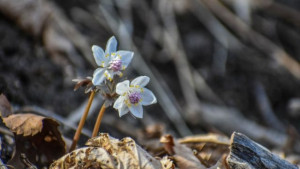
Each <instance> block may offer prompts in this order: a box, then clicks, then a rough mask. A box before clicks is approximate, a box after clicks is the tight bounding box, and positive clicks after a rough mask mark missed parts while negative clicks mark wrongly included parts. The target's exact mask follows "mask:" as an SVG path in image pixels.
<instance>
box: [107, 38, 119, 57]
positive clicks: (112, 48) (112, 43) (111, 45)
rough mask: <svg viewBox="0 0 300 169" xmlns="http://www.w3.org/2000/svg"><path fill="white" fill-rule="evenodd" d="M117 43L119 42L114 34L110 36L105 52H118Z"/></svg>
mask: <svg viewBox="0 0 300 169" xmlns="http://www.w3.org/2000/svg"><path fill="white" fill-rule="evenodd" d="M117 44H118V42H117V40H116V38H115V37H114V36H112V37H111V38H109V40H108V41H107V44H106V49H105V54H109V55H110V54H111V53H113V52H116V51H117Z"/></svg>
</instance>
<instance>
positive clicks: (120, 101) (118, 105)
mask: <svg viewBox="0 0 300 169" xmlns="http://www.w3.org/2000/svg"><path fill="white" fill-rule="evenodd" d="M124 99H125V97H124V96H120V97H119V98H118V99H117V100H116V101H115V103H114V105H113V108H115V109H121V108H122V106H123V105H125V104H124Z"/></svg>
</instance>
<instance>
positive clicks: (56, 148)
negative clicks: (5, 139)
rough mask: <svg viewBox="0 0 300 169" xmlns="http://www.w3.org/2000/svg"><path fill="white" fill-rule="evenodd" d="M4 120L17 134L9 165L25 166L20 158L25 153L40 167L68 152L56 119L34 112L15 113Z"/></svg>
mask: <svg viewBox="0 0 300 169" xmlns="http://www.w3.org/2000/svg"><path fill="white" fill-rule="evenodd" d="M3 121H4V123H5V125H6V126H7V127H8V128H9V129H10V130H11V131H12V132H13V133H14V134H15V142H16V147H15V152H14V155H13V157H12V159H11V160H10V161H9V162H8V164H9V165H11V166H14V167H15V168H18V169H20V168H25V167H26V166H25V165H24V163H23V162H22V161H21V159H20V156H21V154H22V153H23V154H25V155H26V157H27V158H28V160H29V161H30V162H31V163H33V164H34V165H36V166H37V167H38V168H42V167H45V166H46V167H48V166H49V165H50V164H51V163H52V162H53V161H54V160H56V159H58V158H59V157H61V156H62V155H64V154H65V153H66V147H65V142H64V140H63V138H62V136H61V133H60V132H59V130H58V129H57V127H58V125H59V124H58V123H57V122H56V121H55V120H53V119H51V118H47V117H42V116H38V115H34V114H13V115H10V116H8V117H6V118H3Z"/></svg>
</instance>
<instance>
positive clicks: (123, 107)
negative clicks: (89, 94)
mask: <svg viewBox="0 0 300 169" xmlns="http://www.w3.org/2000/svg"><path fill="white" fill-rule="evenodd" d="M92 51H93V55H94V58H95V61H96V63H97V65H98V66H99V67H98V68H97V69H96V70H95V71H94V74H93V78H92V80H91V82H92V86H93V90H96V91H100V92H101V93H102V95H103V96H104V98H105V99H106V101H107V103H108V105H111V104H112V103H114V104H113V107H114V108H115V109H117V110H118V112H119V116H120V117H121V116H123V115H125V114H127V113H128V112H129V111H130V112H131V113H132V115H133V116H135V117H137V118H142V117H143V107H142V106H146V105H150V104H153V103H156V102H157V100H156V97H155V96H154V94H153V93H152V92H151V91H150V90H149V89H147V88H145V86H146V85H147V84H148V83H149V81H150V78H149V77H147V76H139V77H137V78H135V79H134V80H132V81H131V82H129V80H125V81H123V82H119V83H116V82H117V81H118V80H119V78H120V77H122V76H123V73H122V72H123V71H124V70H125V69H126V68H127V67H128V65H129V64H130V62H131V60H132V58H133V54H134V53H133V52H131V51H124V50H119V51H117V40H116V38H115V37H114V36H113V37H111V38H110V39H109V40H108V42H107V44H106V49H105V51H103V49H102V48H101V47H99V46H96V45H94V46H93V47H92Z"/></svg>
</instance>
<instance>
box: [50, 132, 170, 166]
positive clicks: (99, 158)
mask: <svg viewBox="0 0 300 169" xmlns="http://www.w3.org/2000/svg"><path fill="white" fill-rule="evenodd" d="M86 145H87V146H89V147H85V148H80V149H77V150H74V151H72V152H71V153H69V154H67V155H65V156H63V157H62V158H60V159H59V160H57V161H55V162H54V163H53V164H52V165H51V166H50V168H51V169H66V168H112V169H121V168H122V169H126V168H136V169H139V168H143V169H170V168H173V164H172V162H171V161H170V160H168V159H167V158H164V159H162V160H161V161H159V160H157V159H155V158H153V157H152V156H151V155H150V154H148V153H147V152H146V151H145V150H143V149H142V148H141V147H140V146H139V145H137V144H136V143H135V141H134V140H133V139H131V138H129V137H126V138H123V139H122V140H118V139H115V138H113V137H110V136H109V135H108V134H100V135H99V136H98V137H94V138H91V139H90V140H88V142H87V143H86Z"/></svg>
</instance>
